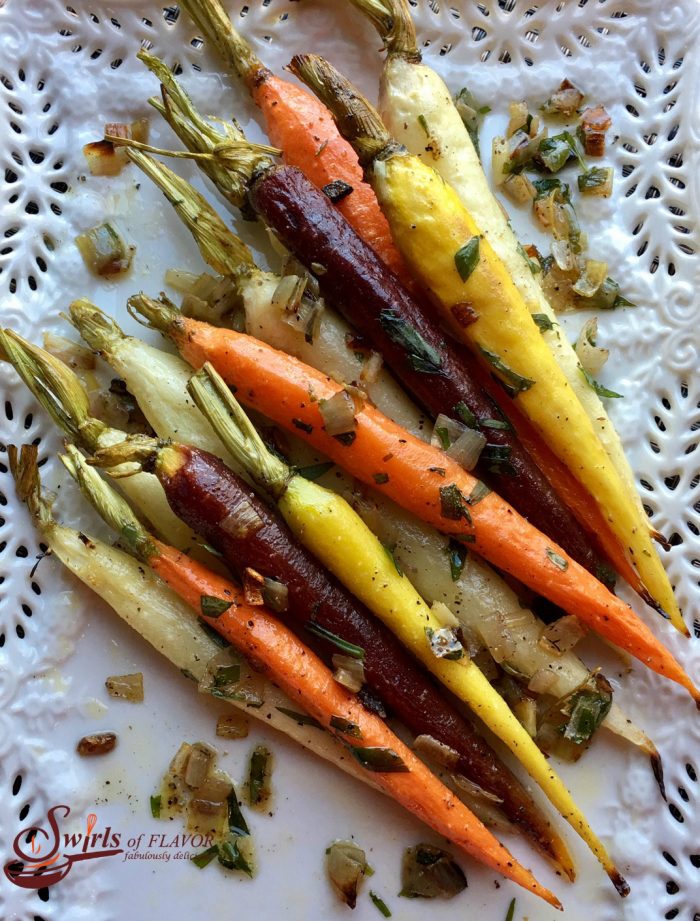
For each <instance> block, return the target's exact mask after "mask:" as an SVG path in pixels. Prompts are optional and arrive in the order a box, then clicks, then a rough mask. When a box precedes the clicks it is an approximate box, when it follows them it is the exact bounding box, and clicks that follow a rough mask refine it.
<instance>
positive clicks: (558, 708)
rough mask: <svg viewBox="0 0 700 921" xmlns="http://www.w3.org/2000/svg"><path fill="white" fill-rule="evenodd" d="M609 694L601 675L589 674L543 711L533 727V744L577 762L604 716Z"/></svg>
mask: <svg viewBox="0 0 700 921" xmlns="http://www.w3.org/2000/svg"><path fill="white" fill-rule="evenodd" d="M612 696H613V695H612V688H611V687H610V684H609V683H608V681H607V680H606V679H605V678H604V676H603V675H601V674H600V673H598V672H593V673H591V674H590V675H589V676H588V677H587V678H586V680H585V681H584V682H582V684H580V685H579V686H578V687H577V688H574V690H573V691H571V692H569V693H568V694H566V695H565V696H564V697H562V698H560V699H559V700H555V701H554V703H553V704H552V705H551V707H549V708H548V709H547V710H546V712H545V713H544V714H543V716H542V719H541V721H540V725H539V727H538V730H537V745H538V746H539V747H540V748H541V749H542V751H544V752H545V753H546V754H550V755H555V756H556V757H557V758H561V759H562V760H564V761H569V762H575V761H578V759H579V758H580V757H581V755H582V754H583V753H584V752H585V751H586V749H587V748H588V746H589V745H590V744H591V741H592V739H593V736H594V735H595V733H596V732H597V731H598V729H599V728H600V725H601V723H602V722H603V720H604V719H605V717H606V716H607V715H608V712H609V711H610V707H611V705H612Z"/></svg>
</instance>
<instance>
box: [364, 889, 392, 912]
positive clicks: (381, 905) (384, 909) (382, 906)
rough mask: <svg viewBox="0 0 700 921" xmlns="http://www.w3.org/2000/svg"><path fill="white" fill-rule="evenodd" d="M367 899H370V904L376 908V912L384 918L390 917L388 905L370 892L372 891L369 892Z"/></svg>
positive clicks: (374, 893)
mask: <svg viewBox="0 0 700 921" xmlns="http://www.w3.org/2000/svg"><path fill="white" fill-rule="evenodd" d="M369 897H370V899H372V904H373V905H374V906H375V907H376V908H377V910H378V911H379V912H380V913H381V914H382V915H384V917H385V918H390V917H391V911H390V910H389V907H388V905H387V904H386V902H385V901H384V900H383V899H381V898H380V897H379V896H378V895H377V893H376V892H372V890H371V889H370V891H369Z"/></svg>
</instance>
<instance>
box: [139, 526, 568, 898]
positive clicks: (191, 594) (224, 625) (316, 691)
mask: <svg viewBox="0 0 700 921" xmlns="http://www.w3.org/2000/svg"><path fill="white" fill-rule="evenodd" d="M155 545H156V548H157V551H158V553H157V555H154V556H153V557H152V558H151V562H150V565H151V566H152V567H153V569H154V570H155V571H156V572H157V573H158V574H159V575H160V576H161V578H162V579H163V580H164V581H165V582H166V583H167V584H168V585H170V587H171V588H173V589H174V590H175V591H176V592H177V593H178V594H179V595H180V597H182V598H184V599H185V600H186V601H188V602H189V603H190V604H191V605H192V606H193V607H194V608H195V610H199V609H200V607H201V598H202V596H203V595H209V596H213V597H217V598H221V599H222V600H224V601H229V600H230V601H231V607H230V608H229V609H228V610H227V611H225V612H224V613H223V614H221V615H220V616H219V617H216V618H206V617H204V618H203V619H204V620H205V621H206V622H207V623H208V624H209V625H210V626H211V627H213V628H214V629H215V630H216V631H217V632H218V633H220V634H221V635H222V636H223V637H225V638H226V639H228V640H229V641H230V642H231V643H233V645H234V646H236V647H237V648H238V649H240V650H241V652H243V654H244V655H245V656H246V657H248V658H249V659H250V660H251V661H253V662H258V663H260V664H261V666H262V667H263V669H264V671H265V672H266V674H267V675H268V676H269V677H270V678H271V679H272V680H273V681H274V682H275V683H276V684H278V685H279V686H280V687H281V688H282V689H283V690H284V691H285V692H286V693H287V694H288V695H289V697H290V698H291V699H292V700H303V706H304V709H305V710H306V711H307V712H308V713H309V714H310V715H311V716H313V717H314V718H315V719H317V720H318V721H319V723H320V724H321V725H322V726H323V727H324V728H326V729H328V731H329V732H331V733H332V734H333V735H336V736H338V738H340V739H341V741H344V742H346V744H349V745H350V746H353V745H355V744H362V745H364V746H371V747H379V748H385V749H390V750H391V751H393V752H395V753H396V754H397V755H398V756H399V758H400V759H401V760H402V761H403V763H404V765H405V767H406V771H405V772H401V773H394V772H392V773H382V772H377V773H376V774H374V775H373V776H374V779H375V781H376V783H377V785H378V786H380V787H381V788H382V789H384V790H386V792H387V793H389V795H390V796H392V797H393V798H394V799H397V800H398V801H399V802H400V803H401V804H402V805H403V806H404V807H405V808H407V809H409V810H410V811H411V812H412V813H413V814H414V815H416V816H417V817H418V818H420V819H421V820H422V821H424V822H425V823H426V824H427V825H429V826H430V827H431V828H433V829H434V830H436V831H437V832H438V833H440V834H443V835H445V836H446V837H447V838H449V839H450V840H451V841H453V842H454V843H455V844H457V845H458V846H460V847H461V848H463V849H464V850H465V851H466V852H467V853H468V854H470V855H471V856H473V857H475V858H476V859H477V860H480V861H481V862H483V863H485V864H487V865H488V866H490V867H491V868H493V869H494V870H496V871H498V872H499V873H501V874H503V875H504V876H506V877H507V878H509V879H511V880H513V881H514V882H517V883H518V884H519V885H521V886H523V887H525V888H526V889H528V890H530V891H531V892H534V893H535V894H537V895H539V896H540V897H541V898H543V899H545V900H546V901H548V902H549V903H550V904H551V905H554V906H555V907H560V903H559V901H558V899H556V898H555V896H553V895H552V894H551V893H550V892H549V891H548V890H547V889H545V888H544V887H543V886H541V885H540V884H539V883H538V882H537V881H536V880H535V878H534V877H533V876H532V874H531V873H530V872H529V871H528V870H526V869H525V868H523V867H522V866H521V865H520V864H519V863H518V862H517V861H516V860H515V859H514V858H513V857H512V856H511V854H510V853H509V852H508V851H507V850H506V848H505V847H503V845H502V844H500V843H499V842H498V841H497V840H496V838H495V837H494V836H493V835H492V834H491V832H489V831H488V829H486V828H485V827H484V825H482V823H481V822H480V821H479V820H478V819H477V818H476V817H475V816H474V815H473V814H472V813H471V812H470V811H469V810H468V809H467V808H466V807H465V806H464V805H463V804H462V803H461V802H460V801H459V800H458V799H457V798H456V797H455V796H453V794H452V793H450V791H449V790H448V789H447V788H446V787H444V786H443V785H442V784H441V783H440V781H439V780H438V779H437V778H436V777H435V776H434V775H433V774H431V772H430V771H429V770H428V768H427V767H426V766H425V765H424V764H423V763H422V762H421V761H419V760H418V759H417V758H416V756H415V755H414V754H413V752H412V751H410V749H408V748H407V747H406V746H405V745H404V744H403V743H402V742H401V741H400V740H399V739H398V738H397V737H396V736H395V735H394V733H393V732H392V731H391V730H390V729H389V728H388V727H387V726H386V724H385V723H384V722H383V721H382V720H381V719H379V717H377V716H375V715H374V714H373V713H370V712H369V711H367V710H366V709H365V708H364V707H363V706H362V704H361V703H360V701H359V700H358V698H357V697H356V696H355V695H354V694H351V693H350V692H349V691H346V690H345V689H344V688H343V687H342V686H341V685H339V684H338V683H337V682H336V681H334V680H333V676H332V675H331V673H330V671H329V670H328V669H327V668H326V666H325V665H324V664H323V663H322V662H321V661H320V659H319V658H318V657H317V656H316V655H315V653H314V652H312V651H311V650H310V649H308V648H307V647H306V646H305V645H304V644H303V643H301V642H300V641H299V640H298V639H297V638H296V637H295V636H294V635H293V634H291V633H290V632H289V631H288V630H287V629H286V628H285V627H283V626H282V625H281V624H280V623H279V622H278V621H276V620H275V618H273V617H271V616H269V615H267V616H261V613H260V612H261V609H260V608H257V607H250V606H249V605H247V604H246V603H245V601H244V600H243V599H242V597H241V593H240V592H239V591H238V590H237V589H236V587H235V586H234V585H233V584H232V583H231V582H229V581H228V580H227V579H224V578H222V577H220V576H216V575H215V574H214V573H212V572H211V571H210V570H208V569H206V568H205V567H203V566H201V564H198V563H197V562H195V561H194V560H191V559H189V558H188V557H185V556H184V555H183V554H181V553H180V552H179V551H177V550H174V549H173V548H171V547H168V546H166V545H164V544H161V543H160V542H158V541H156V542H155ZM183 561H184V565H183ZM333 717H340V718H341V719H342V720H347V721H349V722H350V723H351V724H354V725H355V726H357V727H358V729H359V732H360V733H361V736H362V741H361V743H358V740H357V739H356V738H355V737H352V736H348V737H344V736H343V735H342V734H339V732H338V730H337V729H336V728H334V726H333V724H332V722H331V720H333Z"/></svg>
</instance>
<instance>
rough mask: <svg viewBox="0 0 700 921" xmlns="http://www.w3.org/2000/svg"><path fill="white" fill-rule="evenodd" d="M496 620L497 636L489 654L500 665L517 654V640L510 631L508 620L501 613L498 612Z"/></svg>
mask: <svg viewBox="0 0 700 921" xmlns="http://www.w3.org/2000/svg"><path fill="white" fill-rule="evenodd" d="M494 619H495V621H496V622H497V624H498V631H497V636H496V638H495V639H494V641H492V642H490V643H489V652H490V653H491V655H492V656H493V658H494V659H495V660H496V662H498V664H499V665H500V664H501V662H505V661H506V660H507V659H510V658H511V656H512V655H513V653H514V652H515V639H514V637H513V634H512V631H511V629H510V624H509V621H508V618H507V616H506V615H505V614H503V613H502V612H501V611H496V612H495V614H494Z"/></svg>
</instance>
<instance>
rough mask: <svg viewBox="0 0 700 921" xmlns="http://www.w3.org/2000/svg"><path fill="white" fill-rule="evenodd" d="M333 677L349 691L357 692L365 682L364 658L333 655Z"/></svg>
mask: <svg viewBox="0 0 700 921" xmlns="http://www.w3.org/2000/svg"><path fill="white" fill-rule="evenodd" d="M333 668H334V669H335V671H334V672H333V678H334V679H335V680H336V681H337V682H338V684H342V685H343V687H345V688H347V689H348V690H349V691H352V692H353V693H355V694H357V693H358V692H359V691H361V690H362V685H363V684H364V683H365V667H364V665H363V664H362V659H353V658H351V657H350V656H342V655H339V654H336V655H334V656H333Z"/></svg>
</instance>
